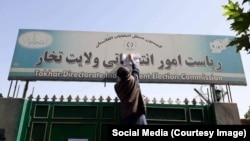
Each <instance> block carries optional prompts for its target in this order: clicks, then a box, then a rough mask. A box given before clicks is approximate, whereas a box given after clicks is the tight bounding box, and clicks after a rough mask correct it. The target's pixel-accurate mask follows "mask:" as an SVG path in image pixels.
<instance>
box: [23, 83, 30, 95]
mask: <svg viewBox="0 0 250 141" xmlns="http://www.w3.org/2000/svg"><path fill="white" fill-rule="evenodd" d="M28 85H29V81H28V80H26V83H25V86H24V90H23V98H25V97H26V94H27V90H28Z"/></svg>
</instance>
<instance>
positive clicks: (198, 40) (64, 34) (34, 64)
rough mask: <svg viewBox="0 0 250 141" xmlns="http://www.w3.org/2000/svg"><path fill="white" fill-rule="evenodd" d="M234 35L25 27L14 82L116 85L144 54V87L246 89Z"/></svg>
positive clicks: (13, 65)
mask: <svg viewBox="0 0 250 141" xmlns="http://www.w3.org/2000/svg"><path fill="white" fill-rule="evenodd" d="M231 39H233V37H231V36H212V35H181V34H145V33H114V32H84V31H57V30H34V29H32V30H31V29H20V30H19V33H18V37H17V42H16V47H15V52H14V55H13V59H12V63H11V68H10V73H9V78H8V79H9V80H56V81H96V82H115V81H116V70H117V68H118V67H119V66H120V65H123V64H122V63H121V62H122V61H123V59H124V57H123V55H124V54H128V53H135V54H139V58H138V59H137V63H138V65H139V68H140V82H141V83H182V84H231V85H246V78H245V74H244V70H243V66H242V61H241V56H240V54H239V53H236V48H235V47H226V46H227V44H228V43H229V41H230V40H231Z"/></svg>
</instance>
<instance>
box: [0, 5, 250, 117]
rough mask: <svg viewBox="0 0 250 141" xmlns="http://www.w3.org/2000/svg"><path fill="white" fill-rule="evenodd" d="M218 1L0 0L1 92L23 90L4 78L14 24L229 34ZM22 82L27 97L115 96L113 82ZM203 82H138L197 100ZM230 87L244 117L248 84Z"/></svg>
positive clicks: (146, 90)
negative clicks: (197, 91) (26, 86)
mask: <svg viewBox="0 0 250 141" xmlns="http://www.w3.org/2000/svg"><path fill="white" fill-rule="evenodd" d="M239 2H241V1H239ZM224 4H227V0H209V1H201V0H189V1H188V2H187V3H184V1H183V0H174V1H173V0H172V1H170V0H155V1H153V0H119V1H118V0H105V1H103V0H73V1H62V0H53V1H51V0H36V1H34V0H22V1H14V0H0V19H1V26H0V43H1V46H0V48H1V51H0V66H1V67H0V68H1V69H0V84H1V85H0V93H2V95H3V96H4V97H7V96H9V97H15V98H21V97H22V94H23V91H24V86H25V82H23V81H13V83H12V85H11V81H9V80H8V75H9V70H10V66H11V61H12V57H13V54H14V49H15V44H16V40H17V35H18V31H19V29H48V30H69V31H95V32H131V33H160V34H198V35H226V36H235V32H234V31H231V30H230V23H231V21H227V20H226V17H224V16H223V12H224V11H223V9H222V5H224ZM248 8H249V7H248ZM240 54H241V58H242V63H243V67H244V72H245V76H246V80H247V83H249V78H250V76H249V74H250V62H249V59H250V55H247V53H246V52H244V51H241V52H240ZM229 61H230V60H229ZM10 86H11V87H10ZM28 86H29V87H28V90H27V96H29V95H30V94H33V97H37V96H40V97H41V98H43V97H44V96H45V95H48V96H49V97H50V98H52V96H54V95H55V96H56V97H57V98H59V97H61V96H62V95H63V96H64V98H65V99H66V98H67V97H68V96H70V95H71V96H72V97H73V98H75V97H76V96H79V97H80V98H83V97H84V96H87V97H88V98H91V97H92V96H95V97H96V98H99V97H100V96H102V97H103V98H104V99H106V98H107V97H108V96H110V97H111V98H112V99H113V98H115V97H116V94H115V92H114V89H113V88H114V83H106V84H104V83H101V82H100V83H98V82H73V81H72V82H69V81H67V82H64V81H34V82H29V85H28ZM207 87H208V86H207V85H196V84H158V83H155V84H141V89H142V92H143V94H144V95H145V96H146V97H148V98H149V99H151V100H152V99H153V98H156V99H157V100H160V99H161V98H164V99H165V100H166V101H167V99H169V98H171V99H173V100H174V101H175V100H176V99H177V98H179V99H180V100H181V101H184V99H185V98H187V99H188V100H189V101H192V100H193V99H194V98H195V99H197V100H198V101H199V100H200V99H201V98H200V96H199V95H198V94H197V93H196V92H195V91H194V89H198V90H200V88H202V90H203V92H204V91H205V92H204V93H206V88H207ZM222 87H223V88H224V89H225V87H224V86H222ZM230 90H231V94H232V102H233V103H236V104H237V106H238V109H239V115H240V118H244V114H245V113H246V112H247V111H248V109H249V106H250V102H249V99H250V93H249V92H250V86H249V85H247V86H230ZM158 103H159V102H158Z"/></svg>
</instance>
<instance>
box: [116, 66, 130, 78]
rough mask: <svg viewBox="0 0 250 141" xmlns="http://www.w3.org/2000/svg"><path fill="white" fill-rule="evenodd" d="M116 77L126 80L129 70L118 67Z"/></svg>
mask: <svg viewBox="0 0 250 141" xmlns="http://www.w3.org/2000/svg"><path fill="white" fill-rule="evenodd" d="M116 75H117V76H118V77H120V78H128V77H129V69H128V68H127V67H120V68H118V70H117V73H116Z"/></svg>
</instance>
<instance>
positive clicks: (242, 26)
mask: <svg viewBox="0 0 250 141" xmlns="http://www.w3.org/2000/svg"><path fill="white" fill-rule="evenodd" d="M247 3H248V4H249V6H250V0H243V2H242V7H243V6H244V4H247ZM242 7H241V6H240V5H239V3H238V2H233V1H232V0H228V4H227V5H222V8H223V9H224V10H225V12H224V14H223V16H226V17H227V20H232V21H233V22H232V23H231V26H230V28H231V30H233V31H235V34H236V37H235V38H234V39H233V40H231V42H230V43H229V44H228V47H229V46H236V48H237V49H236V51H237V52H239V51H240V50H243V49H244V50H245V51H246V52H247V53H248V54H249V53H250V39H249V36H250V32H249V28H250V9H248V11H245V9H244V8H242Z"/></svg>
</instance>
